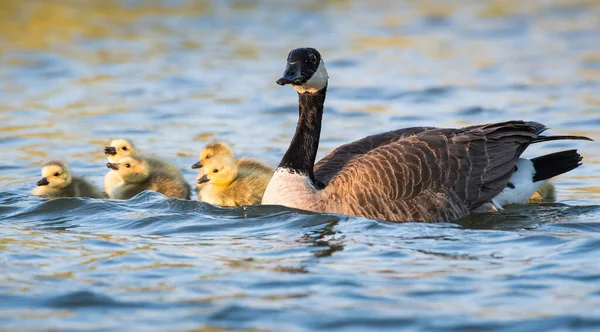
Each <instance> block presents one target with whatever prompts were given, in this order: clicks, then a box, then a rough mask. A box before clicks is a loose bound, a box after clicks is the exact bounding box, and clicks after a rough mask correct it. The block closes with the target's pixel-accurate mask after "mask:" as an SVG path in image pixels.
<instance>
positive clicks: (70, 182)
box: [32, 161, 105, 198]
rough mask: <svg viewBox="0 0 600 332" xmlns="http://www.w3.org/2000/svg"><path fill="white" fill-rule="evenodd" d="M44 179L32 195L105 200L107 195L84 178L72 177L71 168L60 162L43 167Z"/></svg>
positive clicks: (52, 162)
mask: <svg viewBox="0 0 600 332" xmlns="http://www.w3.org/2000/svg"><path fill="white" fill-rule="evenodd" d="M41 173H42V178H41V179H40V180H39V181H38V182H37V183H36V185H37V186H36V187H35V188H34V189H33V191H32V194H33V195H36V196H42V197H49V198H50V197H53V198H55V197H89V198H105V195H104V194H103V193H102V192H101V191H100V190H99V189H98V188H96V187H95V186H94V185H92V184H91V183H89V182H87V181H86V180H85V179H83V178H82V177H77V176H72V175H71V171H70V169H69V167H68V166H67V165H66V164H64V163H62V162H59V161H50V162H48V163H47V164H45V165H44V166H43V167H42V172H41Z"/></svg>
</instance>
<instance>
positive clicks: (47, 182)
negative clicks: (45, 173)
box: [36, 178, 50, 186]
mask: <svg viewBox="0 0 600 332" xmlns="http://www.w3.org/2000/svg"><path fill="white" fill-rule="evenodd" d="M36 184H37V185H38V186H47V185H49V184H50V182H49V181H48V179H46V178H42V179H41V180H39V181H38V182H37V183H36Z"/></svg>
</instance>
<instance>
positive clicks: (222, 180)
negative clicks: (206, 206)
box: [197, 155, 272, 206]
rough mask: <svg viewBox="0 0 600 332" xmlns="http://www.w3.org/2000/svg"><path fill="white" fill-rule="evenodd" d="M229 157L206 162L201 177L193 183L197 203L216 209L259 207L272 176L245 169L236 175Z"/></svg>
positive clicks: (233, 164) (233, 163) (260, 171)
mask: <svg viewBox="0 0 600 332" xmlns="http://www.w3.org/2000/svg"><path fill="white" fill-rule="evenodd" d="M239 169H240V168H239V166H238V164H237V163H236V161H235V159H234V158H233V156H227V155H218V156H215V157H214V158H210V159H209V160H207V162H206V164H205V165H204V167H203V175H202V176H199V177H198V179H197V183H199V184H202V185H203V186H202V187H201V188H200V192H199V198H200V200H202V201H204V202H207V203H211V204H214V205H219V206H241V205H255V204H260V202H261V200H262V196H263V194H264V191H265V189H266V187H267V184H268V183H269V180H270V179H271V176H272V173H268V172H264V170H263V169H262V168H248V169H247V170H246V171H245V172H243V173H242V172H239Z"/></svg>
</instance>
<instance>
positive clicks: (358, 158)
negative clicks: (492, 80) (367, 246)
mask: <svg viewBox="0 0 600 332" xmlns="http://www.w3.org/2000/svg"><path fill="white" fill-rule="evenodd" d="M327 81H328V75H327V71H326V69H325V64H324V62H323V59H322V58H321V55H320V54H319V52H318V51H317V50H315V49H313V48H299V49H295V50H293V51H291V52H290V54H289V56H288V58H287V67H286V69H285V71H284V74H283V77H282V78H280V79H279V80H277V83H278V84H279V85H286V84H291V85H292V86H293V87H294V89H295V90H296V92H297V93H298V96H299V120H298V125H297V127H296V133H295V134H294V137H293V138H292V141H291V144H290V146H289V148H288V150H287V151H286V153H285V154H284V156H283V158H282V160H281V162H280V164H279V166H278V168H277V170H276V171H275V174H274V176H273V178H272V179H271V181H270V182H269V185H268V186H267V189H266V191H265V194H264V196H263V200H262V204H276V205H284V206H288V207H293V208H298V209H303V210H310V211H316V212H330V213H341V214H346V215H354V216H362V217H367V218H373V219H381V220H388V221H428V222H436V221H453V220H457V219H460V218H462V217H464V216H467V215H469V214H470V213H472V212H473V211H475V210H476V209H477V208H478V207H480V206H482V205H483V204H485V203H489V202H492V201H493V199H494V197H496V196H497V195H498V194H500V193H501V192H502V191H503V190H504V188H506V187H507V185H508V183H509V182H512V183H513V184H514V185H515V187H516V188H519V187H521V184H520V183H519V184H517V183H516V182H517V181H518V180H520V179H519V178H514V179H513V178H511V176H512V175H513V172H514V171H515V164H516V163H517V161H518V160H519V156H520V155H521V154H522V153H523V151H525V149H526V148H527V147H528V146H529V144H532V143H539V142H545V141H552V140H560V139H582V140H591V139H589V138H587V137H581V136H542V133H543V132H544V131H545V130H546V126H544V125H542V124H540V123H537V122H524V121H508V122H502V123H492V124H485V125H479V126H471V127H465V128H460V129H442V128H433V127H419V128H407V129H399V130H395V131H390V132H386V133H382V134H377V135H372V136H368V137H365V138H363V139H360V140H358V141H355V142H352V143H348V144H345V145H342V146H340V147H338V148H337V149H335V150H334V151H333V152H331V153H330V154H329V155H327V156H325V157H324V158H323V159H321V160H320V161H319V162H318V163H317V164H316V165H315V164H314V162H315V157H316V154H317V148H318V145H319V136H320V133H321V119H322V116H323V104H324V102H325V95H326V91H327ZM575 154H576V152H575ZM577 158H580V157H579V155H577ZM578 165H579V163H578V162H577V163H576V165H573V164H570V165H569V166H568V167H566V168H565V169H562V170H554V169H553V170H551V171H550V173H554V175H556V174H560V173H561V172H566V171H568V170H570V169H573V168H575V167H577V166H578ZM536 169H538V168H537V167H536ZM529 172H532V170H531V168H530V169H529ZM538 172H541V173H544V172H545V166H544V165H540V167H539V170H538ZM533 176H534V175H533V174H531V173H530V174H529V179H527V180H528V181H530V179H531V178H532V177H533ZM536 176H537V175H536ZM532 194H533V191H530V192H529V193H528V196H527V197H529V196H531V195H532Z"/></svg>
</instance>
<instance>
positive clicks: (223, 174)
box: [196, 155, 238, 186]
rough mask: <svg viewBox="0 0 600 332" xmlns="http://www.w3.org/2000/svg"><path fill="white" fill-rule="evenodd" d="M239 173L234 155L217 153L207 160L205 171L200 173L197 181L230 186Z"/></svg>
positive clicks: (199, 183)
mask: <svg viewBox="0 0 600 332" xmlns="http://www.w3.org/2000/svg"><path fill="white" fill-rule="evenodd" d="M237 174H238V166H237V164H236V163H235V159H234V158H233V156H225V155H217V156H215V157H213V158H210V159H209V160H207V162H206V164H205V165H204V167H203V172H201V173H199V174H198V178H197V180H196V183H197V184H198V185H202V184H204V183H209V184H212V185H216V186H228V185H229V184H230V183H231V182H233V180H235V178H236V177H237Z"/></svg>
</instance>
